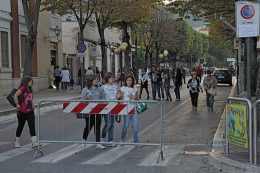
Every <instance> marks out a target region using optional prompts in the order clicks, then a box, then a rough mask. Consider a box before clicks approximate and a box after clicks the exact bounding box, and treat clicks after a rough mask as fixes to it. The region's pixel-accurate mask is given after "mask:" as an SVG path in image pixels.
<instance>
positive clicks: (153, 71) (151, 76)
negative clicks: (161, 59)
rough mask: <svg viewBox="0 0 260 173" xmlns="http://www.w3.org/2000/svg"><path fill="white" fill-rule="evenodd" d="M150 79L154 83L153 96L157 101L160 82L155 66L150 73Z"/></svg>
mask: <svg viewBox="0 0 260 173" xmlns="http://www.w3.org/2000/svg"><path fill="white" fill-rule="evenodd" d="M149 77H150V79H151V83H152V95H153V100H156V90H157V88H158V86H157V85H158V82H157V78H158V77H157V73H156V69H155V66H153V67H152V70H151V72H150V73H149Z"/></svg>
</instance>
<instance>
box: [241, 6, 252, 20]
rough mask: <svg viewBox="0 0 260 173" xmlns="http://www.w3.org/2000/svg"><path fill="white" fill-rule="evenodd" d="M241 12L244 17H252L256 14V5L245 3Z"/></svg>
mask: <svg viewBox="0 0 260 173" xmlns="http://www.w3.org/2000/svg"><path fill="white" fill-rule="evenodd" d="M240 14H241V16H242V17H243V18H244V19H251V18H252V17H254V15H255V7H254V6H253V5H245V6H243V7H242V8H241V11H240Z"/></svg>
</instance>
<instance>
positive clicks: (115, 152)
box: [81, 145, 135, 165]
mask: <svg viewBox="0 0 260 173" xmlns="http://www.w3.org/2000/svg"><path fill="white" fill-rule="evenodd" d="M134 148H135V146H132V145H123V146H120V147H115V148H113V149H111V150H108V151H107V152H105V153H101V154H99V155H98V156H96V157H94V158H92V159H90V160H88V161H86V162H82V163H81V165H109V164H112V163H113V162H114V161H115V160H117V159H119V158H120V157H122V156H124V155H126V154H127V153H129V152H130V151H131V150H133V149H134Z"/></svg>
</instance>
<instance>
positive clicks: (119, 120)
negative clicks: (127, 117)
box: [116, 115, 121, 123]
mask: <svg viewBox="0 0 260 173" xmlns="http://www.w3.org/2000/svg"><path fill="white" fill-rule="evenodd" d="M116 122H117V123H120V122H121V115H116Z"/></svg>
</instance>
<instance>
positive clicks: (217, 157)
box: [209, 82, 260, 173]
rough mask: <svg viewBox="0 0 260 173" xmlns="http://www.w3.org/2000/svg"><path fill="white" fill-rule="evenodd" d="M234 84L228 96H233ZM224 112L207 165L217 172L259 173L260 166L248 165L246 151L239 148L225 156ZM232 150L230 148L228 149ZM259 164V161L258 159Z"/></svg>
mask: <svg viewBox="0 0 260 173" xmlns="http://www.w3.org/2000/svg"><path fill="white" fill-rule="evenodd" d="M235 89H236V82H234V85H233V88H232V90H231V92H230V95H229V96H234V95H235ZM225 114H226V112H225V110H224V112H223V114H222V116H221V119H220V122H219V126H218V129H217V131H216V133H215V135H214V138H213V146H212V151H211V152H210V155H209V163H210V164H211V165H213V166H214V167H215V168H216V169H218V170H219V171H223V172H227V173H259V172H260V164H258V165H257V166H255V165H253V164H250V163H249V154H248V152H247V151H245V150H243V151H241V150H242V149H239V148H236V149H235V150H233V151H232V153H231V151H230V154H229V155H226V154H225V123H226V122H225ZM230 148H232V147H230ZM258 163H259V159H258Z"/></svg>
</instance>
